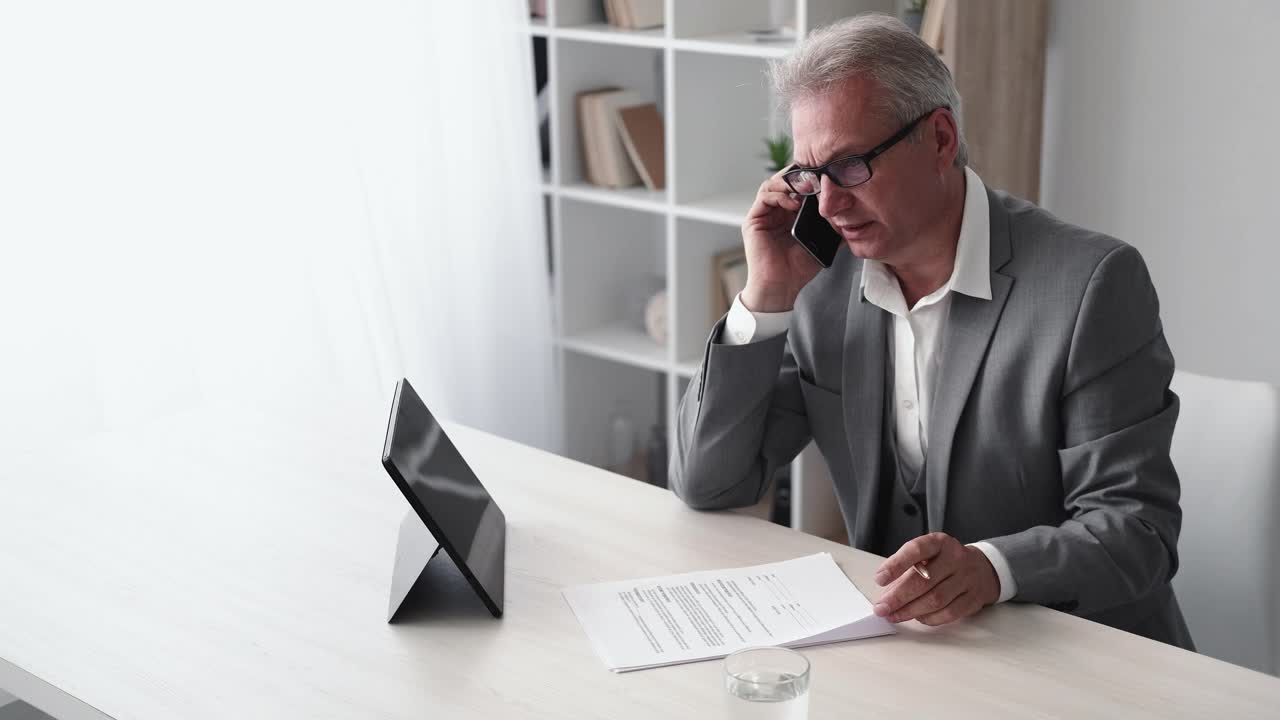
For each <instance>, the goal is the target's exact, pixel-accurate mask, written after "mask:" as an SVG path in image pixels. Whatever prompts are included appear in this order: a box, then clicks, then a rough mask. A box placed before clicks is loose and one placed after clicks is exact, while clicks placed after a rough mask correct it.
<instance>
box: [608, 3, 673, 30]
mask: <svg viewBox="0 0 1280 720" xmlns="http://www.w3.org/2000/svg"><path fill="white" fill-rule="evenodd" d="M662 5H663V0H604V16H605V19H606V20H608V21H609V24H610V25H613V26H614V27H620V28H623V29H625V30H645V29H648V28H655V27H662V24H663V21H664V19H663V17H662V13H663V7H662Z"/></svg>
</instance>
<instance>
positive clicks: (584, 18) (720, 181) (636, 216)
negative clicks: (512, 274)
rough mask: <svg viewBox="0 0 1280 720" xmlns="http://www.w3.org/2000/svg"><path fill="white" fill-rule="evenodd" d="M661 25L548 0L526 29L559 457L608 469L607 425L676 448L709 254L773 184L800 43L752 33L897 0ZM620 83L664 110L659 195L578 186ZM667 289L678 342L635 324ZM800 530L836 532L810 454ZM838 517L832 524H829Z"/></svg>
mask: <svg viewBox="0 0 1280 720" xmlns="http://www.w3.org/2000/svg"><path fill="white" fill-rule="evenodd" d="M666 3H667V5H666V20H667V22H666V25H665V26H664V27H662V28H657V29H652V30H640V31H627V30H620V29H617V28H613V27H610V26H609V25H607V24H606V23H605V17H604V10H603V3H602V0H548V16H547V18H545V19H538V20H534V21H531V23H530V26H529V32H530V33H531V34H533V35H537V36H542V37H545V38H546V39H547V53H548V74H549V79H548V93H549V99H550V102H549V107H550V126H551V127H550V129H551V167H550V168H549V170H548V171H547V173H546V174H545V177H543V178H542V185H541V189H542V192H543V193H545V195H546V196H547V199H548V207H549V209H550V215H551V217H550V227H551V238H550V239H551V252H552V258H553V260H552V264H553V267H554V271H555V272H554V296H555V300H554V302H555V304H556V307H555V316H556V324H557V333H558V345H559V348H560V350H561V353H562V359H561V368H562V370H563V373H564V376H563V383H562V384H563V387H564V389H565V405H564V406H565V424H566V427H565V433H564V435H565V438H566V443H565V452H566V453H567V454H568V455H569V456H570V457H572V458H574V459H577V460H581V461H583V462H588V463H591V464H594V465H600V466H603V465H606V464H607V458H608V453H609V424H610V418H611V417H612V416H613V415H614V414H615V413H623V414H626V415H627V416H628V417H630V418H631V419H632V420H633V422H634V425H635V429H636V435H637V437H636V446H637V447H643V446H644V444H645V443H646V441H647V439H648V436H649V429H650V426H651V425H652V424H654V423H658V424H661V425H663V426H664V427H665V430H666V434H667V440H668V446H669V447H673V446H674V428H675V413H676V409H677V407H678V404H679V401H680V398H681V396H682V395H683V393H684V390H685V388H686V387H687V386H688V383H689V381H690V378H691V377H692V376H693V375H695V374H696V372H697V369H698V364H699V363H700V361H701V358H702V352H703V348H704V343H705V342H706V339H707V335H708V333H709V332H710V329H711V326H712V324H713V321H714V318H712V316H711V280H712V275H711V262H712V257H713V256H714V255H715V254H716V253H717V252H720V251H722V250H724V249H726V248H731V247H739V246H741V242H742V239H741V230H740V227H741V223H742V220H743V216H744V214H745V212H746V210H747V209H748V208H749V207H750V205H751V202H752V200H753V198H754V197H755V188H756V187H757V186H758V185H759V184H760V182H761V181H762V180H763V179H764V177H765V176H766V174H767V173H766V171H765V164H766V161H765V159H764V158H763V157H762V153H763V151H764V144H763V138H764V137H766V136H772V135H774V134H776V132H778V131H779V130H781V129H784V128H785V119H784V118H781V117H779V116H778V115H777V112H776V109H775V108H776V103H775V102H774V98H772V97H771V93H770V91H769V88H768V84H767V81H766V78H765V76H764V70H765V66H766V63H767V62H768V60H769V59H771V58H777V57H782V56H783V55H785V54H786V53H787V52H789V51H790V50H791V49H792V48H793V47H794V42H795V41H794V40H791V41H785V42H779V41H769V42H759V41H756V40H754V39H753V38H752V37H751V36H749V35H748V34H747V32H746V31H747V30H748V29H753V28H762V27H770V26H776V25H780V24H783V23H785V22H787V21H790V20H794V27H795V29H796V34H797V36H799V37H803V36H804V34H805V33H806V32H807V31H808V30H811V29H813V28H816V27H820V26H822V25H825V24H827V23H829V22H832V21H833V20H836V19H839V18H842V17H846V16H848V15H853V14H856V13H859V12H865V11H869V10H879V11H884V12H893V11H894V10H895V8H896V3H895V0H666ZM605 86H618V87H623V88H626V89H628V90H631V91H634V92H637V93H639V94H640V95H641V96H643V97H644V98H646V99H648V100H651V101H653V102H655V103H657V105H658V107H659V110H660V111H661V112H662V115H663V121H664V123H665V126H666V128H665V130H666V140H667V143H666V171H667V172H666V176H667V183H666V185H667V186H666V189H665V190H663V191H661V192H653V191H649V190H645V189H644V188H643V187H635V188H628V189H623V190H608V189H603V188H598V187H595V186H592V185H589V184H587V183H586V182H585V179H584V171H583V165H582V156H581V151H580V145H579V132H578V122H577V113H576V108H575V106H574V97H575V95H576V94H577V93H578V92H581V91H583V90H589V89H594V88H598V87H605ZM662 288H665V289H666V291H667V294H668V302H669V303H670V304H669V321H670V322H669V324H670V337H669V340H668V342H667V343H666V345H659V344H658V343H655V342H654V341H652V340H651V339H650V338H649V337H648V336H647V335H646V334H645V333H644V330H643V327H642V310H643V301H644V299H645V298H647V296H648V294H649V292H650V291H653V290H656V289H662ZM792 486H793V490H792V518H791V524H792V527H795V528H797V529H800V530H803V531H805V532H812V533H815V534H820V535H827V536H830V535H833V534H838V533H840V532H842V527H840V526H839V523H838V518H839V513H838V511H837V512H833V507H834V505H833V503H834V500H833V499H832V496H831V489H830V479H829V477H828V476H827V475H826V468H825V465H824V464H823V462H822V460H821V457H820V456H819V455H818V454H817V452H816V450H814V448H813V447H812V446H811V447H810V448H809V449H808V450H806V451H805V453H803V454H802V455H801V457H800V458H798V459H797V460H796V462H795V463H794V464H793V466H792ZM833 522H834V523H835V525H834V526H833Z"/></svg>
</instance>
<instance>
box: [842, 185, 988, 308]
mask: <svg viewBox="0 0 1280 720" xmlns="http://www.w3.org/2000/svg"><path fill="white" fill-rule="evenodd" d="M964 177H965V192H964V213H963V215H962V216H961V218H960V237H959V239H958V240H957V242H956V262H955V266H954V267H953V268H952V270H951V278H950V279H948V280H947V284H946V285H944V286H943V287H944V289H945V291H946V292H950V291H953V290H954V291H955V292H958V293H962V294H964V295H968V296H970V297H974V298H978V299H980V300H990V299H991V211H990V207H989V201H988V199H987V188H986V186H984V185H983V184H982V178H980V177H978V173H976V172H974V171H973V169H972V168H968V167H966V168H965V169H964ZM890 287H891V288H893V289H894V290H896V291H897V294H898V295H901V294H902V291H901V290H900V289H898V283H897V278H896V277H894V276H893V273H892V272H890V271H889V268H888V267H886V266H885V264H884V263H882V262H880V261H879V260H870V259H868V260H863V261H862V280H861V285H860V287H859V291H860V292H861V293H862V296H863V297H864V298H865V299H868V300H871V301H872V302H874V303H875V304H876V305H880V306H881V307H884V303H883V302H881V301H880V300H881V299H882V298H884V296H885V294H886V291H887V290H888V289H889V288H890ZM943 294H945V292H944V293H943ZM885 309H887V310H890V311H891V312H892V310H891V309H890V308H885ZM902 311H903V312H904V313H905V307H904V308H903V309H902Z"/></svg>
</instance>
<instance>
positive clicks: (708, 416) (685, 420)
mask: <svg viewBox="0 0 1280 720" xmlns="http://www.w3.org/2000/svg"><path fill="white" fill-rule="evenodd" d="M724 322H725V321H724V320H723V319H722V320H721V321H720V323H718V324H717V325H716V327H715V329H713V330H712V331H711V338H710V340H708V342H707V348H706V354H705V356H704V358H703V363H702V367H701V369H700V370H699V373H698V375H697V377H695V378H694V379H693V381H692V382H690V383H689V388H688V390H686V391H685V395H684V399H683V400H682V401H681V402H680V409H679V412H678V413H677V416H676V418H677V419H676V423H677V429H676V447H675V453H673V455H672V458H671V472H670V485H671V489H672V490H673V491H674V492H675V494H676V495H677V496H678V497H679V498H680V499H682V500H684V502H685V503H686V504H688V505H689V506H690V507H693V508H695V509H699V510H721V509H727V508H735V507H746V506H748V505H752V504H754V503H756V502H758V501H759V500H760V498H761V497H763V495H764V493H765V491H766V490H767V489H768V488H769V483H770V481H771V480H772V479H773V474H774V472H775V471H776V470H777V469H778V468H779V467H780V466H782V465H785V464H787V463H789V462H791V460H792V459H793V458H795V456H796V455H797V454H798V453H799V452H800V450H802V449H803V448H804V446H805V445H806V444H807V443H808V442H809V438H810V434H809V422H808V419H807V418H806V416H805V410H804V399H803V396H802V395H801V391H800V385H799V372H798V370H797V368H796V363H795V358H794V357H793V356H792V354H791V351H790V349H789V348H788V344H787V338H788V334H789V333H785V332H784V333H782V334H781V335H775V336H773V337H770V338H766V339H764V340H760V341H758V342H751V343H748V344H746V345H726V344H721V343H719V342H717V339H718V338H719V337H720V333H721V331H722V329H723V327H724Z"/></svg>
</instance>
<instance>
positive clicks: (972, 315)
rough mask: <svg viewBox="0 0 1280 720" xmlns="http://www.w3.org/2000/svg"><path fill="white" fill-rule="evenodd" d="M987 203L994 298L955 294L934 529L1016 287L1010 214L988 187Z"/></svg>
mask: <svg viewBox="0 0 1280 720" xmlns="http://www.w3.org/2000/svg"><path fill="white" fill-rule="evenodd" d="M987 202H988V205H989V206H990V215H991V299H990V300H982V299H979V298H974V297H970V296H968V295H963V294H961V293H953V294H952V296H951V311H950V315H949V316H948V318H947V323H946V327H945V329H944V331H943V338H942V346H941V347H940V348H939V352H941V353H942V367H941V368H940V369H939V373H938V380H937V385H935V386H934V400H933V408H932V410H931V411H930V417H929V450H928V452H927V454H926V460H925V468H926V469H925V483H926V488H927V490H928V514H929V517H928V520H929V531H930V532H939V531H941V530H942V529H943V522H944V520H945V519H946V510H947V487H948V485H949V482H948V478H949V475H950V472H951V449H952V443H953V441H954V440H955V434H956V426H957V425H958V424H959V422H960V416H961V414H962V413H963V412H964V408H965V405H966V404H967V402H968V400H969V393H970V391H971V390H972V389H973V383H974V380H975V379H977V377H978V369H979V368H980V367H982V361H983V358H985V357H986V354H987V348H988V347H990V344H991V336H992V334H993V333H994V332H995V329H996V324H997V323H998V322H999V320H1000V313H1001V312H1002V311H1003V310H1004V305H1005V301H1007V300H1008V299H1009V289H1010V288H1011V287H1012V286H1013V278H1011V277H1009V276H1007V275H1002V274H1000V273H998V272H997V271H998V270H999V269H1000V268H1001V267H1003V266H1004V265H1005V263H1007V262H1009V259H1010V258H1011V256H1012V248H1011V245H1010V240H1009V215H1008V212H1007V211H1006V210H1005V209H1004V206H1003V205H1002V204H1001V203H1000V200H999V199H998V198H997V197H996V196H995V195H994V194H992V193H991V192H990V191H987Z"/></svg>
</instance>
